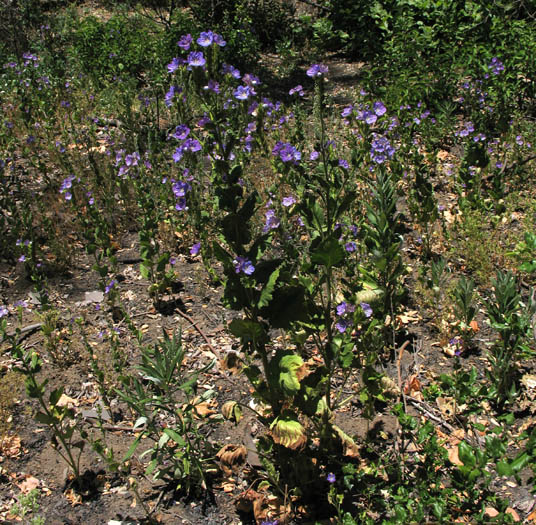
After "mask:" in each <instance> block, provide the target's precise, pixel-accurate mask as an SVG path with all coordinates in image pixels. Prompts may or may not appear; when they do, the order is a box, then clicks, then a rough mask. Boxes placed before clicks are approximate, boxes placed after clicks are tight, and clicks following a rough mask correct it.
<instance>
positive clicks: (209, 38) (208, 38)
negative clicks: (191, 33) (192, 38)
mask: <svg viewBox="0 0 536 525" xmlns="http://www.w3.org/2000/svg"><path fill="white" fill-rule="evenodd" d="M212 42H214V33H213V32H212V31H206V32H205V31H204V32H202V33H201V34H200V35H199V38H198V39H197V43H198V44H199V45H200V46H201V47H209V46H211V45H212Z"/></svg>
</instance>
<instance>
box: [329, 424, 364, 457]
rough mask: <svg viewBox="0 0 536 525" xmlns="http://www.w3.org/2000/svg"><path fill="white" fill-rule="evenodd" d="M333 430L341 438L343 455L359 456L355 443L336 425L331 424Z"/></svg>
mask: <svg viewBox="0 0 536 525" xmlns="http://www.w3.org/2000/svg"><path fill="white" fill-rule="evenodd" d="M333 430H335V432H336V433H337V436H338V437H339V439H340V440H341V443H342V448H343V452H342V453H343V455H344V456H346V457H349V458H358V457H360V455H359V447H358V446H357V445H356V443H355V441H354V440H353V439H352V438H351V437H350V436H349V435H348V434H346V433H345V432H344V431H343V430H342V429H341V428H339V427H338V426H337V425H333Z"/></svg>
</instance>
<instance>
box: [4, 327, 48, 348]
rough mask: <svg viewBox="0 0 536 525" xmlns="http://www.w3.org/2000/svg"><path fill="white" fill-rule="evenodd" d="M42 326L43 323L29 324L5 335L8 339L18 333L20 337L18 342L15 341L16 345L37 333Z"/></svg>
mask: <svg viewBox="0 0 536 525" xmlns="http://www.w3.org/2000/svg"><path fill="white" fill-rule="evenodd" d="M42 326H43V323H34V324H29V325H28V326H24V327H23V328H20V329H19V330H15V331H14V332H9V333H8V334H7V335H8V337H15V336H16V335H17V333H20V334H21V336H20V338H19V340H18V341H17V344H20V343H22V341H24V340H25V339H26V338H27V337H30V336H31V335H32V334H33V333H35V332H37V330H39V329H40V328H41V327H42Z"/></svg>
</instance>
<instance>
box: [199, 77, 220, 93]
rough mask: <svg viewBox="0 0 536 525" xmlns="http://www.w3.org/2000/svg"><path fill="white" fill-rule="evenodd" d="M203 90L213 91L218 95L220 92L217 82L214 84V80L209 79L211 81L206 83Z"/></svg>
mask: <svg viewBox="0 0 536 525" xmlns="http://www.w3.org/2000/svg"><path fill="white" fill-rule="evenodd" d="M203 89H206V90H208V91H213V92H214V93H219V92H220V84H219V83H218V82H216V81H215V80H212V79H211V80H209V81H208V84H207V85H206V86H205V87H204V88H203Z"/></svg>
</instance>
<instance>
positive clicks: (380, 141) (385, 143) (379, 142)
mask: <svg viewBox="0 0 536 525" xmlns="http://www.w3.org/2000/svg"><path fill="white" fill-rule="evenodd" d="M394 153H395V148H393V146H391V143H390V142H389V140H388V139H387V137H379V138H375V139H374V140H373V141H372V143H371V149H370V157H371V159H372V161H373V162H375V163H376V164H382V163H383V162H385V161H386V160H387V159H390V158H392V156H393V155H394Z"/></svg>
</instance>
